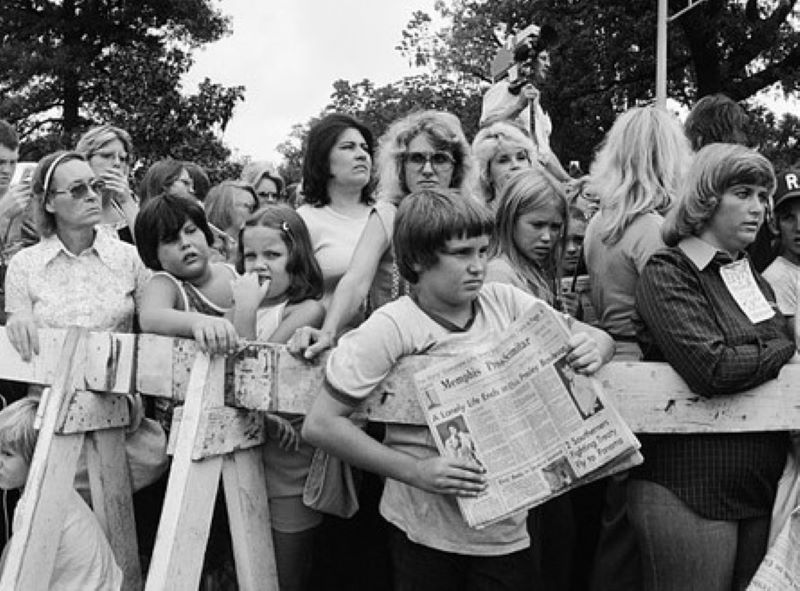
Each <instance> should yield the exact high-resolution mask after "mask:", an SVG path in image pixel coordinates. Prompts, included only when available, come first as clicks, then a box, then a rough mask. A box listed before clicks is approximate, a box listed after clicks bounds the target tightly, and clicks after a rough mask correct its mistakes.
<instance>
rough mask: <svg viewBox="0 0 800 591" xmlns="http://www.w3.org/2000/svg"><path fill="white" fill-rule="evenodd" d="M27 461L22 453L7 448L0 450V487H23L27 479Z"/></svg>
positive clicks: (4, 488)
mask: <svg viewBox="0 0 800 591" xmlns="http://www.w3.org/2000/svg"><path fill="white" fill-rule="evenodd" d="M29 467H30V466H29V465H28V462H26V461H25V458H23V457H22V454H20V453H18V452H16V451H13V450H12V449H9V448H3V449H1V450H0V489H2V490H10V489H16V488H24V487H25V481H26V480H28V468H29Z"/></svg>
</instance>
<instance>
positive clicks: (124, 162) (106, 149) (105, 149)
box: [89, 139, 130, 176]
mask: <svg viewBox="0 0 800 591" xmlns="http://www.w3.org/2000/svg"><path fill="white" fill-rule="evenodd" d="M129 158H130V155H129V154H128V150H126V149H125V144H123V143H122V142H121V141H120V140H118V139H113V140H111V141H110V142H106V143H105V144H103V145H102V146H100V148H99V149H98V150H97V151H96V152H94V153H93V154H92V155H91V157H90V158H89V166H91V167H92V170H93V171H94V173H95V174H96V175H97V176H101V175H102V174H103V173H104V172H105V171H107V170H110V169H116V170H118V171H120V172H121V173H122V174H123V175H124V176H128V173H129V172H130V160H129Z"/></svg>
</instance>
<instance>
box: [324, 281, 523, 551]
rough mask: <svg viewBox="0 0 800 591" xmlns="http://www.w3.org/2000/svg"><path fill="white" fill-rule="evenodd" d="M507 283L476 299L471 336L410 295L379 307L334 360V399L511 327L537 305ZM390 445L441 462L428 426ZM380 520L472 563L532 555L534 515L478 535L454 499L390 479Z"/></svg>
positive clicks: (394, 429)
mask: <svg viewBox="0 0 800 591" xmlns="http://www.w3.org/2000/svg"><path fill="white" fill-rule="evenodd" d="M537 301H539V300H537V299H536V298H534V297H533V296H531V295H528V294H526V293H525V292H523V291H521V290H519V289H517V288H515V287H512V286H510V285H504V284H500V283H492V284H486V285H484V286H483V288H482V289H481V291H480V293H479V294H478V298H477V300H476V307H475V308H476V313H475V319H474V321H473V322H472V324H471V326H470V327H469V329H468V330H466V331H465V332H450V331H449V330H447V329H446V328H444V327H443V326H441V325H440V324H439V323H437V322H436V321H434V320H433V319H432V318H431V317H430V316H428V315H427V314H426V313H425V312H423V311H422V310H421V309H420V308H419V307H418V306H417V305H416V304H415V303H414V301H413V300H412V299H411V298H410V297H409V296H402V297H401V298H399V299H397V300H395V301H394V302H391V303H388V304H386V305H385V306H382V307H380V308H378V309H377V310H376V311H375V312H373V313H372V315H371V316H370V317H369V318H368V319H367V320H366V321H365V322H364V323H363V324H362V325H361V326H359V327H358V328H356V329H354V330H352V331H350V332H348V333H346V334H344V335H343V336H342V337H341V339H340V340H339V344H338V346H337V347H336V348H335V349H334V350H333V351H332V352H331V355H330V357H329V358H328V363H327V368H326V376H327V379H328V382H329V383H330V385H331V386H332V387H333V389H334V390H335V396H337V397H341V399H342V400H343V401H345V402H347V403H351V404H353V405H355V404H358V403H359V402H360V401H361V400H362V399H364V398H366V397H367V396H368V395H369V394H370V393H371V392H372V390H373V389H374V387H375V386H377V385H378V384H379V383H380V382H381V381H382V380H383V378H385V377H386V376H387V375H388V374H389V372H390V371H391V369H392V367H393V366H394V365H395V364H396V363H397V361H398V360H399V359H400V358H402V357H405V356H407V355H414V354H423V353H424V354H426V355H430V356H442V357H452V356H456V355H459V354H460V353H461V352H463V351H464V349H465V348H468V347H471V346H474V345H475V344H477V343H483V342H485V340H486V338H487V335H489V334H493V333H497V332H499V331H502V330H504V329H505V328H507V327H508V326H509V325H510V324H511V323H512V322H513V321H514V320H516V319H517V318H519V317H520V316H521V315H522V314H523V313H524V312H525V310H527V309H528V308H529V307H530V306H532V305H533V304H534V303H535V302H537ZM384 443H385V444H386V445H387V446H389V447H392V448H394V449H397V450H399V451H402V452H404V453H407V454H409V455H412V456H415V457H417V458H430V457H435V456H438V455H439V452H438V451H437V448H436V444H435V442H434V441H433V437H432V436H431V433H430V431H429V430H428V428H427V427H424V426H408V425H395V424H391V423H388V424H387V425H386V438H385V440H384ZM380 512H381V515H382V516H383V517H384V519H386V520H387V521H388V522H390V523H392V524H393V525H395V526H396V527H398V528H400V529H401V530H402V531H404V532H405V533H406V535H407V536H408V538H409V539H410V540H411V541H412V542H415V543H417V544H422V545H424V546H427V547H429V548H434V549H436V550H441V551H444V552H451V553H454V554H465V555H471V556H501V555H506V554H510V553H512V552H517V551H519V550H522V549H524V548H527V547H528V545H529V544H530V539H529V538H528V533H527V531H526V528H525V518H526V515H527V512H525V511H522V512H520V513H517V514H515V515H514V516H512V517H509V518H508V519H504V520H503V521H501V522H499V523H496V524H493V525H490V526H488V527H486V528H484V529H481V530H477V529H473V528H470V527H469V526H467V523H466V521H465V520H464V518H463V516H462V515H461V512H460V511H459V508H458V504H457V502H456V500H455V497H453V496H450V495H439V494H434V493H429V492H427V491H424V490H422V489H419V488H415V487H413V486H410V485H407V484H404V483H402V482H398V481H396V480H393V479H391V478H387V479H386V484H385V486H384V490H383V497H382V498H381V505H380Z"/></svg>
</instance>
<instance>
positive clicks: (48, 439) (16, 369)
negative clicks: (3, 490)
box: [0, 328, 142, 591]
mask: <svg viewBox="0 0 800 591" xmlns="http://www.w3.org/2000/svg"><path fill="white" fill-rule="evenodd" d="M40 338H41V343H40V344H41V352H40V355H39V356H37V357H36V358H35V359H34V360H33V361H32V362H31V363H24V362H22V360H21V359H20V357H19V355H18V354H17V353H16V351H14V350H13V348H11V345H10V344H9V343H8V340H7V339H6V338H5V332H3V333H2V338H0V359H2V363H0V377H2V378H4V379H11V380H16V381H23V382H28V383H32V384H41V385H51V386H52V387H51V388H50V389H49V393H48V390H45V394H44V395H43V396H42V400H41V402H40V404H39V411H38V417H40V418H39V419H37V420H38V422H39V423H40V428H39V438H38V441H37V444H36V451H35V452H34V456H33V461H32V463H31V467H30V471H29V474H28V481H27V485H26V493H25V503H24V505H23V506H21V507H20V508H19V515H18V516H17V517H16V518H15V522H16V523H18V524H19V527H18V530H17V531H14V535H13V536H12V538H11V542H10V546H9V548H8V555H7V558H6V564H5V568H4V570H3V573H2V577H0V589H2V590H6V589H9V590H10V589H15V590H16V589H19V590H23V589H24V590H25V591H37V590H39V589H41V590H46V589H48V588H49V583H50V576H51V574H52V571H53V564H54V560H55V556H56V551H57V549H58V543H59V535H54V533H59V532H61V529H62V525H63V522H64V512H63V511H62V508H63V507H64V504H65V499H66V497H67V495H68V494H69V493H70V492H71V489H72V488H73V482H74V480H75V472H76V468H77V464H78V458H79V456H80V453H81V449H82V448H84V443H85V444H86V445H85V449H86V460H87V469H88V472H89V483H90V489H91V495H92V505H93V508H94V511H95V513H96V515H97V516H98V519H99V521H100V524H101V526H102V527H103V529H104V531H105V533H106V536H107V537H108V539H109V542H110V544H111V548H112V550H113V551H114V555H115V558H116V560H117V563H118V564H119V566H120V568H121V569H122V571H123V574H124V583H123V589H125V590H126V591H128V590H130V591H135V590H138V589H141V587H142V578H141V568H140V566H139V554H138V550H137V546H136V527H135V523H134V519H133V505H132V503H131V483H130V474H129V471H128V466H127V461H126V460H125V448H124V444H125V428H126V427H127V426H128V424H129V423H130V414H129V407H128V402H127V398H126V394H127V393H128V392H130V390H131V384H132V378H133V365H132V361H133V353H134V338H133V336H132V335H115V334H111V333H105V334H103V333H95V334H92V335H91V337H90V336H89V334H88V333H87V332H86V331H85V330H83V329H78V328H74V329H70V330H69V331H43V334H41V335H40ZM92 390H94V392H92ZM95 392H99V394H98V393H95Z"/></svg>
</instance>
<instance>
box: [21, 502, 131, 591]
mask: <svg viewBox="0 0 800 591" xmlns="http://www.w3.org/2000/svg"><path fill="white" fill-rule="evenodd" d="M25 500H26V499H25V495H24V494H23V495H22V498H20V500H19V504H18V505H17V510H16V514H15V515H16V516H15V518H14V530H15V531H16V530H18V529H19V527H21V524H20V523H19V520H20V518H21V516H22V508H23V505H24V503H25ZM63 512H64V523H63V525H62V526H61V538H60V540H59V542H58V550H57V551H56V560H55V564H54V565H53V575H52V576H51V578H50V585H49V587H48V588H49V590H50V591H76V589H80V590H81V591H118V590H119V589H120V588H121V587H122V570H121V569H120V568H119V566H117V563H116V561H115V560H114V554H113V552H112V551H111V546H110V545H109V543H108V540H107V539H106V537H105V534H103V530H102V529H101V528H100V523H99V522H98V521H97V517H95V515H94V513H92V510H91V509H90V508H89V506H88V505H87V504H86V503H84V502H83V499H82V498H81V496H80V495H79V494H78V493H77V492H76V491H74V490H70V493H69V496H68V498H67V502H66V503H65V505H64V507H63Z"/></svg>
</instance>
